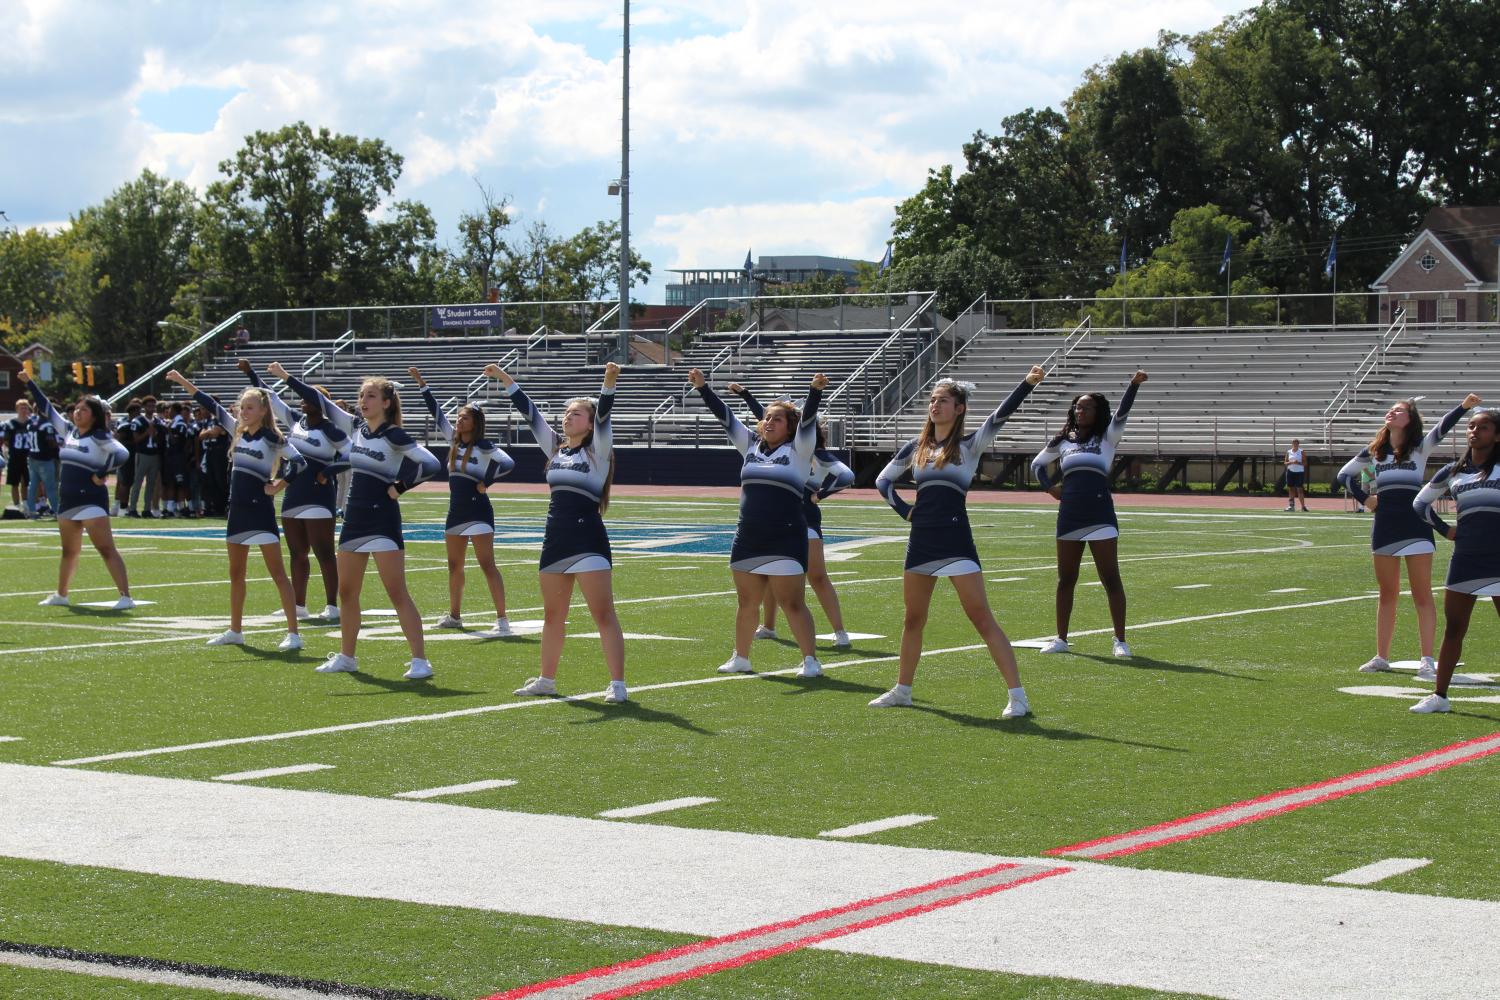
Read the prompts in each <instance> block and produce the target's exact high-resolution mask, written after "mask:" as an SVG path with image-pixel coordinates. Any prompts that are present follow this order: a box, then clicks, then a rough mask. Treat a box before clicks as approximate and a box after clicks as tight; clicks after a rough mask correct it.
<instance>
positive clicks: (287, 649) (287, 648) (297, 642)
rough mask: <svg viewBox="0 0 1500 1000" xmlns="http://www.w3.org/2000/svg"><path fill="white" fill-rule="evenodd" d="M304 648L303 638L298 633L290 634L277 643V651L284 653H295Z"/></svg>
mask: <svg viewBox="0 0 1500 1000" xmlns="http://www.w3.org/2000/svg"><path fill="white" fill-rule="evenodd" d="M301 648H302V636H301V634H300V633H297V632H288V633H287V634H286V638H285V639H282V640H281V642H279V643H277V645H276V649H277V650H278V651H279V652H282V653H295V652H296V651H297V650H299V649H301Z"/></svg>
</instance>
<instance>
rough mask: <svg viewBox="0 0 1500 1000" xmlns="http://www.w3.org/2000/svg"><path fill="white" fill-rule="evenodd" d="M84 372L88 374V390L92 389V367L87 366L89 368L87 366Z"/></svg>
mask: <svg viewBox="0 0 1500 1000" xmlns="http://www.w3.org/2000/svg"><path fill="white" fill-rule="evenodd" d="M84 371H86V372H87V373H88V377H89V388H90V389H92V388H93V387H94V366H93V365H89V366H87V367H86V368H85V369H84Z"/></svg>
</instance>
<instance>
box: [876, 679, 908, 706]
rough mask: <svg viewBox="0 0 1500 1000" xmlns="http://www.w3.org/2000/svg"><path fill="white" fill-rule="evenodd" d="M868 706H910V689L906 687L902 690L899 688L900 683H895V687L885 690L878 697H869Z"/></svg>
mask: <svg viewBox="0 0 1500 1000" xmlns="http://www.w3.org/2000/svg"><path fill="white" fill-rule="evenodd" d="M870 707H871V708H910V707H911V689H910V688H908V689H906V690H905V691H902V690H901V685H899V684H897V685H896V686H895V687H893V688H891V689H890V690H889V691H887V692H886V693H885V694H883V695H881V696H880V697H879V698H872V699H870Z"/></svg>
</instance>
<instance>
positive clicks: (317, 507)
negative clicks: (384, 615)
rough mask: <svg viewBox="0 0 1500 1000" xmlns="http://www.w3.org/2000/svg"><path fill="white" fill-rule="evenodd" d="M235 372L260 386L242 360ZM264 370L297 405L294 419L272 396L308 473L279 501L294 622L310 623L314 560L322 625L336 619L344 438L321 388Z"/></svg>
mask: <svg viewBox="0 0 1500 1000" xmlns="http://www.w3.org/2000/svg"><path fill="white" fill-rule="evenodd" d="M239 369H240V371H242V372H244V373H245V377H246V378H248V379H249V380H250V382H251V384H252V385H256V386H259V385H260V384H261V381H260V376H258V375H257V374H256V373H255V369H254V368H252V367H251V366H250V362H248V361H246V360H245V359H243V358H241V359H240V362H239ZM266 371H267V372H269V373H270V374H271V375H272V376H274V377H276V378H279V379H281V380H282V381H283V382H285V383H286V384H287V386H288V387H289V388H290V389H291V390H292V391H293V392H295V393H296V394H297V395H298V396H299V397H300V398H301V400H302V412H301V413H300V414H299V413H297V412H296V411H294V410H293V409H292V408H291V407H290V406H288V405H287V403H286V401H285V400H283V399H282V398H281V397H280V396H278V395H276V394H274V393H272V394H271V407H272V409H274V410H275V412H276V419H278V420H280V421H281V422H282V423H284V424H286V426H287V427H288V428H289V429H290V437H291V441H292V447H293V448H296V449H297V453H298V454H299V455H301V456H302V457H303V459H305V460H306V462H307V469H306V470H305V471H304V472H303V473H302V474H301V475H299V476H298V477H297V478H296V479H295V480H294V481H293V482H292V483H291V485H290V486H288V487H287V490H286V496H285V497H283V498H282V501H281V526H282V528H284V529H285V530H286V548H287V553H288V554H289V556H290V557H291V563H292V593H293V595H294V596H295V598H296V601H297V617H298V618H299V619H304V620H305V619H309V618H312V617H313V616H312V615H311V614H309V613H308V609H307V583H308V580H309V578H310V577H311V576H312V559H310V558H309V554H311V555H312V556H313V557H316V558H317V560H318V573H319V575H320V576H321V577H322V579H323V611H322V614H321V615H320V616H319V617H321V618H322V620H323V621H325V622H336V621H338V620H339V605H338V601H339V564H338V551H337V548H336V546H335V544H334V532H333V512H334V511H335V510H336V509H337V506H336V505H335V503H334V491H335V489H336V487H335V484H334V480H335V479H336V478H337V476H338V474H339V473H340V472H341V471H343V470H345V469H347V468H349V433H348V432H347V431H345V430H344V429H343V428H342V427H340V426H339V425H338V423H337V422H335V421H334V419H333V418H332V417H330V416H329V415H328V414H329V411H330V410H332V409H333V408H334V407H333V401H332V400H330V399H329V398H328V393H327V392H326V391H325V390H324V389H323V387H322V386H316V385H309V384H308V383H306V382H304V381H302V380H301V379H300V378H298V377H297V376H295V375H293V374H292V373H291V372H289V371H287V370H286V369H285V368H284V367H282V365H281V363H280V362H279V361H278V362H272V363H271V364H270V365H268V366H266Z"/></svg>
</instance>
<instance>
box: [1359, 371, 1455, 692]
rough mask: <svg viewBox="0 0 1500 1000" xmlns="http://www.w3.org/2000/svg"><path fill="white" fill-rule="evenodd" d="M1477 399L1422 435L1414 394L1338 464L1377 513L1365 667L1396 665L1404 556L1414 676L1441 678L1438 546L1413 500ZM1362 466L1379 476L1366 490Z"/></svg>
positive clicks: (1367, 669)
mask: <svg viewBox="0 0 1500 1000" xmlns="http://www.w3.org/2000/svg"><path fill="white" fill-rule="evenodd" d="M1479 401H1480V400H1479V397H1478V396H1476V395H1474V394H1473V393H1470V394H1469V395H1468V396H1465V397H1464V401H1463V402H1462V403H1459V404H1458V406H1456V407H1454V408H1453V409H1451V410H1449V411H1448V412H1447V413H1445V414H1443V419H1442V420H1440V421H1439V422H1438V425H1437V426H1436V427H1434V428H1433V429H1432V430H1431V431H1429V432H1428V433H1427V434H1425V435H1424V434H1423V433H1422V414H1421V413H1420V412H1418V410H1417V402H1416V400H1414V399H1403V400H1401V402H1399V403H1397V404H1396V405H1394V406H1392V407H1391V408H1390V409H1389V410H1387V411H1386V414H1385V424H1384V425H1383V426H1382V427H1381V428H1380V432H1379V433H1378V434H1376V435H1375V437H1374V439H1373V440H1372V441H1371V442H1370V444H1369V446H1368V447H1366V448H1364V449H1362V450H1361V451H1360V453H1359V454H1358V455H1355V456H1354V457H1353V458H1352V459H1350V460H1349V462H1348V464H1346V465H1345V466H1344V467H1343V468H1342V469H1340V470H1339V482H1340V483H1341V484H1342V485H1343V487H1344V489H1346V490H1348V491H1349V493H1350V495H1352V496H1353V497H1354V498H1355V500H1357V501H1358V502H1359V503H1360V504H1362V505H1364V506H1365V507H1367V508H1368V509H1369V510H1371V511H1372V512H1374V514H1375V521H1374V523H1373V524H1372V525H1371V526H1370V549H1371V551H1372V552H1373V556H1372V559H1373V561H1374V563H1375V581H1376V583H1377V584H1378V585H1379V587H1380V596H1379V598H1378V599H1377V601H1376V607H1375V655H1374V656H1373V657H1371V658H1370V659H1369V661H1367V662H1366V663H1365V664H1364V665H1363V666H1361V667H1360V668H1359V669H1360V672H1361V673H1366V674H1373V673H1378V672H1380V671H1382V670H1389V669H1391V662H1390V656H1391V640H1392V639H1393V638H1394V637H1395V634H1396V606H1397V603H1398V602H1399V600H1400V597H1401V561H1402V560H1403V559H1404V560H1405V561H1406V581H1407V584H1408V585H1409V586H1410V588H1411V599H1412V603H1413V604H1415V605H1416V606H1417V638H1418V640H1419V642H1420V643H1421V648H1422V662H1421V665H1420V666H1419V667H1418V669H1417V676H1418V677H1419V678H1421V679H1422V680H1429V681H1430V680H1432V679H1433V678H1435V677H1436V676H1437V661H1436V660H1434V659H1433V658H1432V647H1433V635H1434V633H1436V632H1437V607H1436V606H1435V605H1434V604H1433V601H1432V554H1433V552H1434V551H1435V548H1436V547H1435V546H1434V545H1433V541H1432V529H1431V528H1430V527H1429V526H1428V525H1427V522H1425V521H1423V520H1422V519H1421V518H1420V517H1418V516H1417V514H1416V511H1415V510H1414V509H1413V502H1414V500H1415V499H1416V496H1417V492H1418V491H1419V490H1420V489H1421V488H1422V483H1423V481H1424V480H1425V479H1426V476H1427V461H1428V459H1429V458H1431V457H1432V453H1433V452H1434V451H1436V450H1437V446H1438V445H1439V444H1440V443H1441V442H1442V440H1443V438H1444V437H1446V436H1447V434H1448V432H1449V431H1451V430H1452V429H1453V428H1454V427H1455V426H1457V424H1458V422H1459V421H1460V420H1461V419H1463V415H1464V414H1465V413H1467V412H1468V411H1469V410H1470V408H1472V407H1473V406H1475V405H1476V404H1477V403H1479ZM1363 472H1368V473H1369V474H1370V475H1371V477H1372V478H1373V480H1374V484H1375V485H1374V489H1373V490H1371V491H1369V492H1366V490H1365V488H1364V484H1363V483H1362V482H1361V481H1360V477H1361V473H1363Z"/></svg>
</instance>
